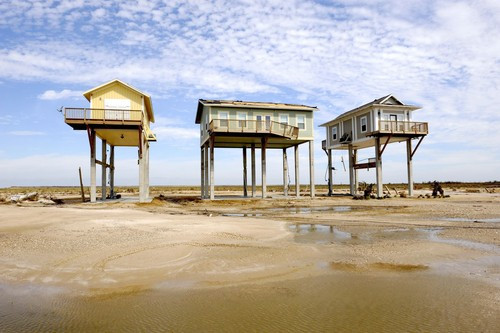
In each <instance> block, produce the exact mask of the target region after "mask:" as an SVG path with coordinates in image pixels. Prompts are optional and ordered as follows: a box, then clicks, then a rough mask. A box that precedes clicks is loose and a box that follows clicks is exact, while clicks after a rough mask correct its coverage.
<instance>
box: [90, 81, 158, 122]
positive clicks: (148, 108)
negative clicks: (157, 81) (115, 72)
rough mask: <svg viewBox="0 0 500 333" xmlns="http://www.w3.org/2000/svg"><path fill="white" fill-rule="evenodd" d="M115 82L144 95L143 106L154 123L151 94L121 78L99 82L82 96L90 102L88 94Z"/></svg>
mask: <svg viewBox="0 0 500 333" xmlns="http://www.w3.org/2000/svg"><path fill="white" fill-rule="evenodd" d="M115 83H118V84H120V85H122V86H124V87H126V88H128V89H130V90H132V91H134V92H136V93H138V94H139V95H142V96H144V106H145V107H146V112H147V113H148V116H149V120H150V121H151V122H152V123H154V122H155V116H154V112H153V103H152V101H151V96H149V95H148V94H146V93H144V92H142V91H140V90H139V89H137V88H135V87H133V86H131V85H129V84H128V83H125V82H123V81H121V80H118V79H114V80H111V81H109V82H106V83H103V84H101V85H100V86H97V87H94V88H92V89H89V90H87V91H86V92H84V93H83V96H84V97H85V98H86V99H87V100H88V101H89V102H90V96H91V95H92V94H93V93H95V92H96V91H98V90H101V89H103V88H106V87H108V86H110V85H112V84H115Z"/></svg>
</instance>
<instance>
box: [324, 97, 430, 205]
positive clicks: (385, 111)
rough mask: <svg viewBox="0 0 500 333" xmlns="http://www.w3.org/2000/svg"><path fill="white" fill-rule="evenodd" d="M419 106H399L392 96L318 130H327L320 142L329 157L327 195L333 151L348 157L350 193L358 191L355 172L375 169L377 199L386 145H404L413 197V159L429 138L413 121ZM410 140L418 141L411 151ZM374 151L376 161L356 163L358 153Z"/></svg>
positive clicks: (422, 124)
mask: <svg viewBox="0 0 500 333" xmlns="http://www.w3.org/2000/svg"><path fill="white" fill-rule="evenodd" d="M418 109H420V107H418V106H413V105H407V104H404V103H402V102H401V101H400V100H398V99H397V98H396V97H395V96H393V95H387V96H384V97H381V98H378V99H376V100H374V101H372V102H370V103H367V104H364V105H362V106H360V107H357V108H355V109H352V110H350V111H347V112H345V113H342V114H341V115H339V116H338V117H337V118H335V119H333V120H331V121H329V122H326V123H324V124H322V125H320V126H323V127H325V129H326V140H324V141H323V142H322V146H323V149H325V150H326V151H327V155H328V170H329V172H328V175H329V177H328V178H329V194H331V193H332V182H333V180H332V150H347V151H348V155H349V182H350V192H351V194H352V195H354V194H355V193H356V190H357V188H358V177H357V170H358V169H366V168H376V173H377V195H378V197H382V193H383V190H382V188H383V183H382V154H383V152H384V150H385V147H386V146H387V145H388V144H389V143H394V142H403V141H406V148H407V149H406V151H407V169H408V193H409V195H410V196H411V195H413V163H412V159H413V155H414V154H415V152H416V150H417V148H418V146H419V145H420V143H421V142H422V140H423V138H424V137H425V136H426V135H427V134H428V124H427V123H425V122H416V121H413V112H414V111H415V110H418ZM412 140H418V142H417V144H416V146H415V148H412ZM369 147H375V157H374V158H370V159H368V162H366V163H358V160H357V151H358V150H359V149H363V148H369Z"/></svg>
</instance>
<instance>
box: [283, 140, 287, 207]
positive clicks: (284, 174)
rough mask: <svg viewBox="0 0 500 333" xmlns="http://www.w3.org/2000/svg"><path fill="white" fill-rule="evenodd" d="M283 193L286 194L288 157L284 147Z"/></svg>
mask: <svg viewBox="0 0 500 333" xmlns="http://www.w3.org/2000/svg"><path fill="white" fill-rule="evenodd" d="M283 195H284V196H285V197H287V196H288V158H287V156H286V148H283Z"/></svg>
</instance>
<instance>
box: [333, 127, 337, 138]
mask: <svg viewBox="0 0 500 333" xmlns="http://www.w3.org/2000/svg"><path fill="white" fill-rule="evenodd" d="M336 140H337V127H332V141H336Z"/></svg>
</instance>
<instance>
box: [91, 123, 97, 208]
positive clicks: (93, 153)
mask: <svg viewBox="0 0 500 333" xmlns="http://www.w3.org/2000/svg"><path fill="white" fill-rule="evenodd" d="M95 142H96V135H95V131H94V130H91V133H90V202H95V201H96V199H97V184H96V183H97V179H96V178H97V176H96V162H95V160H96V158H95V157H96V144H95Z"/></svg>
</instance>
